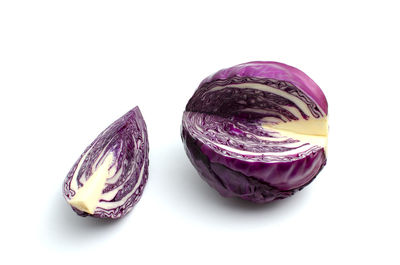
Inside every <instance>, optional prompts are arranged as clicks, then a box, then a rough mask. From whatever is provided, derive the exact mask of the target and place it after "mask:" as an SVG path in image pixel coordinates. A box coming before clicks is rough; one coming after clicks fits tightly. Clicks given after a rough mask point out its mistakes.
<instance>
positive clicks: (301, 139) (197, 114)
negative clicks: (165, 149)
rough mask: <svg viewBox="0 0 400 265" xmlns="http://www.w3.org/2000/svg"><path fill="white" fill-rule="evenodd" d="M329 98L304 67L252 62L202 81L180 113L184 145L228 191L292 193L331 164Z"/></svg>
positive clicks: (248, 196) (264, 198)
mask: <svg viewBox="0 0 400 265" xmlns="http://www.w3.org/2000/svg"><path fill="white" fill-rule="evenodd" d="M327 114H328V104H327V101H326V98H325V96H324V94H323V92H322V90H321V89H320V88H319V87H318V85H317V84H316V83H315V82H314V81H312V80H311V79H310V78H309V77H308V76H307V75H306V74H304V73H303V72H301V71H300V70H298V69H296V68H294V67H291V66H288V65H285V64H282V63H277V62H249V63H244V64H240V65H237V66H233V67H230V68H227V69H223V70H220V71H218V72H216V73H215V74H213V75H211V76H209V77H207V78H206V79H204V80H203V81H202V82H201V83H200V85H199V87H198V89H197V90H196V91H195V93H194V95H193V96H192V97H191V99H190V100H189V102H188V104H187V105H186V109H185V111H184V113H183V119H182V131H181V136H182V141H183V143H184V146H185V151H186V153H187V155H188V157H189V159H190V161H191V163H192V164H193V165H194V167H195V168H196V169H197V171H198V172H199V174H200V176H201V177H202V178H203V179H204V180H205V181H206V182H207V183H208V184H209V185H210V186H211V187H213V188H215V189H216V190H217V191H218V192H219V193H220V194H221V195H222V196H226V197H239V198H242V199H245V200H250V201H254V202H258V203H264V202H270V201H273V200H276V199H283V198H286V197H288V196H291V195H292V194H294V193H295V192H296V191H298V190H301V189H302V188H304V187H305V186H306V185H308V184H309V183H310V182H311V181H312V180H313V179H314V178H315V177H316V176H317V174H318V173H319V172H320V171H321V169H322V168H323V167H324V166H325V164H326V147H327V132H328V126H327Z"/></svg>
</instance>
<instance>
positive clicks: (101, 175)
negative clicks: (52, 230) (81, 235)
mask: <svg viewBox="0 0 400 265" xmlns="http://www.w3.org/2000/svg"><path fill="white" fill-rule="evenodd" d="M113 160H114V155H113V153H112V152H110V153H109V154H108V155H107V156H106V157H105V158H104V159H103V161H101V162H100V163H101V164H100V165H99V166H98V167H97V168H96V169H95V171H94V172H93V174H92V175H91V176H90V178H89V179H88V180H87V181H86V182H85V183H84V184H83V186H82V187H81V188H80V189H78V190H77V192H76V194H75V196H74V197H73V198H72V199H71V200H69V203H70V204H71V205H72V206H73V207H75V208H77V209H79V210H81V211H83V212H87V213H89V214H94V211H95V209H96V207H97V205H98V203H99V200H100V198H101V195H102V191H103V189H104V186H105V183H106V180H107V178H109V177H110V176H112V175H114V173H115V168H113V167H111V165H112V162H113ZM77 171H78V170H77Z"/></svg>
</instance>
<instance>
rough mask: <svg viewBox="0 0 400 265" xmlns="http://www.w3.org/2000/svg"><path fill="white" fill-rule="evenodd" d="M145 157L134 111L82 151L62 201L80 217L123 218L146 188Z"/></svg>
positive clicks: (139, 120)
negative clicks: (65, 201) (64, 200)
mask: <svg viewBox="0 0 400 265" xmlns="http://www.w3.org/2000/svg"><path fill="white" fill-rule="evenodd" d="M148 154H149V142H148V136H147V128H146V123H145V121H144V119H143V116H142V114H141V112H140V110H139V108H138V107H135V108H133V109H132V110H130V111H129V112H127V113H126V114H125V115H123V116H122V117H121V118H119V119H118V120H116V121H115V122H113V123H112V124H111V125H110V126H109V127H107V128H106V129H105V130H104V131H103V132H102V133H101V134H100V135H99V136H98V137H97V138H96V139H95V140H94V141H93V142H92V143H91V144H90V145H89V146H88V147H87V148H86V149H85V151H84V152H83V154H82V155H81V156H80V158H79V159H78V160H77V161H76V163H75V164H74V166H73V167H72V168H71V170H70V171H69V173H68V175H67V177H66V178H65V181H64V185H63V194H64V198H65V199H66V200H67V202H68V203H69V204H70V205H71V207H72V209H73V210H74V211H75V212H76V213H77V214H78V215H81V216H93V217H97V218H111V219H118V218H121V217H123V216H125V215H126V214H127V213H128V212H130V211H131V210H132V208H133V206H134V205H135V204H136V203H137V202H138V201H139V199H140V198H141V195H142V193H143V190H144V187H145V185H146V182H147V178H148V166H149V158H148Z"/></svg>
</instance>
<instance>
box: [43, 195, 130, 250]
mask: <svg viewBox="0 0 400 265" xmlns="http://www.w3.org/2000/svg"><path fill="white" fill-rule="evenodd" d="M50 201H51V202H52V204H50V206H49V209H48V210H47V213H46V217H47V218H46V219H45V220H44V223H43V228H42V231H46V234H45V235H41V238H42V240H46V241H49V243H50V244H47V245H51V244H62V245H63V247H65V248H73V249H75V248H79V247H80V246H83V245H86V244H90V243H93V242H95V241H98V240H99V239H100V238H102V237H107V235H109V234H111V231H113V230H114V229H115V228H116V227H117V225H118V223H120V222H121V221H123V219H124V218H122V219H117V220H109V219H99V218H93V217H90V216H87V217H81V216H78V215H77V214H76V213H75V212H74V211H73V210H72V209H71V207H70V206H69V205H68V203H67V202H66V201H65V200H64V198H63V196H62V195H61V194H60V193H57V194H54V195H53V198H51V199H50ZM42 233H44V232H42Z"/></svg>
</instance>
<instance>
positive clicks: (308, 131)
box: [263, 117, 328, 153]
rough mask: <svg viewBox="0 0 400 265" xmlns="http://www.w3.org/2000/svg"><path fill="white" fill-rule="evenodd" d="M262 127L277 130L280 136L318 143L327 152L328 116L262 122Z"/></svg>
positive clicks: (313, 143)
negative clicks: (272, 122) (273, 122)
mask: <svg viewBox="0 0 400 265" xmlns="http://www.w3.org/2000/svg"><path fill="white" fill-rule="evenodd" d="M263 128H264V129H266V130H268V131H275V132H278V133H279V134H280V135H281V136H283V137H287V138H292V139H295V140H299V141H300V142H304V143H309V144H312V145H318V146H321V147H323V148H324V150H325V153H326V152H327V145H328V117H322V118H318V119H316V118H309V119H308V120H303V119H302V120H296V121H290V122H281V123H276V124H271V123H264V124H263Z"/></svg>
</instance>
